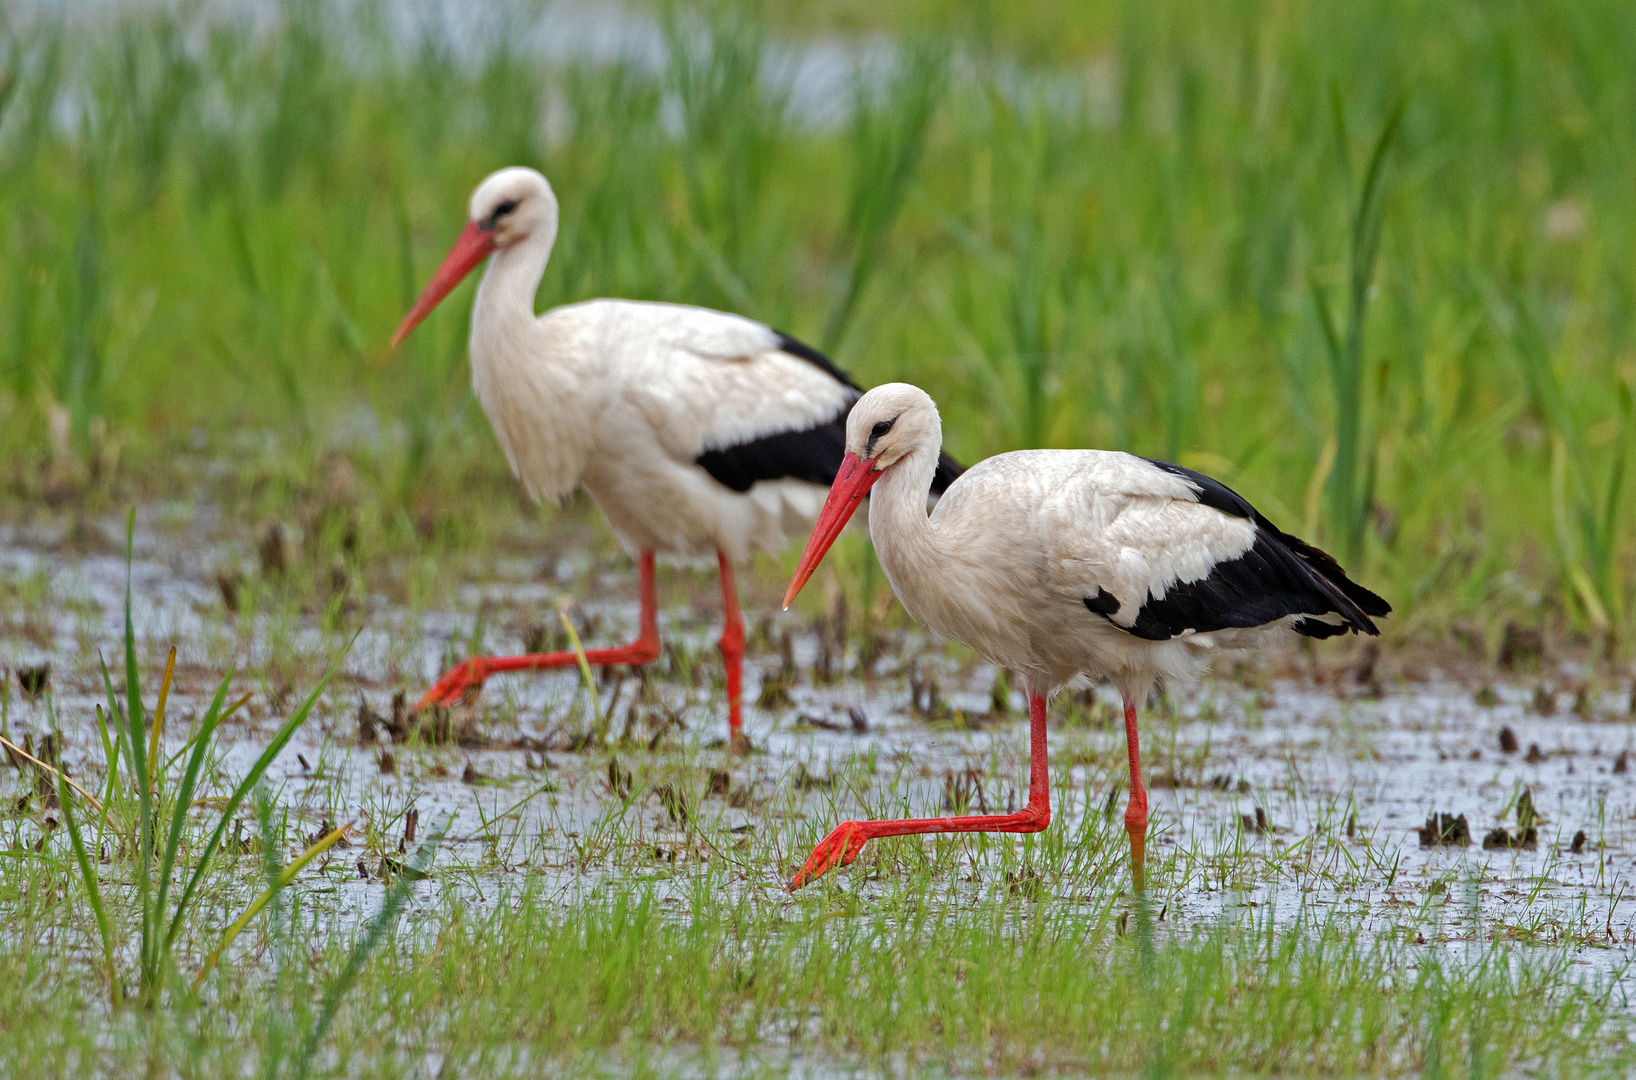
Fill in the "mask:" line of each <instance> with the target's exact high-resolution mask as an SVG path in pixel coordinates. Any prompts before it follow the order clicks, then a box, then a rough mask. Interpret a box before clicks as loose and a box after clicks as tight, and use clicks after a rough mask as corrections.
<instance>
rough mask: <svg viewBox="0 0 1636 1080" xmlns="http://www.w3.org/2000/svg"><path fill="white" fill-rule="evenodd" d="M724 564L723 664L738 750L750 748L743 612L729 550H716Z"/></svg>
mask: <svg viewBox="0 0 1636 1080" xmlns="http://www.w3.org/2000/svg"><path fill="white" fill-rule="evenodd" d="M716 561H717V563H718V564H719V565H720V566H721V608H722V613H723V615H724V616H725V619H726V621H725V623H724V624H723V626H722V628H721V641H719V642H718V643H717V644H718V645H719V646H720V648H721V662H722V666H724V667H725V668H726V669H727V745H728V747H729V748H730V749H731V750H732V751H733V753H735V754H742V753H745V752H747V751H748V750H749V749H750V740H749V739H747V738H745V736H744V715H743V698H744V615H743V614H742V613H741V612H740V611H739V606H738V589H737V588H736V587H735V586H734V584H733V564H732V563H730V562H728V561H727V554H726V552H723V551H717V552H716Z"/></svg>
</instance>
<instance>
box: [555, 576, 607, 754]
mask: <svg viewBox="0 0 1636 1080" xmlns="http://www.w3.org/2000/svg"><path fill="white" fill-rule="evenodd" d="M557 617H558V618H559V619H561V620H562V629H563V632H564V633H566V634H567V635H568V645H569V647H570V648H572V649H573V650H574V659H575V660H577V661H579V674H580V678H582V679H584V680H585V690H586V693H587V694H588V695H589V696H590V699H591V724H592V726H593V727H595V728H596V729H597V731H598V733H599V734H601V735H602V736H603V737H604V738H605V737H606V735H607V733H606V732H605V731H603V720H604V717H603V715H602V697H601V695H599V694H598V693H597V690H596V678H595V677H594V676H593V675H592V674H591V662H590V660H588V659H587V658H586V656H585V646H584V645H582V644H580V640H579V631H577V630H575V629H574V623H573V620H571V619H570V618H568V609H567V608H566V607H563V608H558V609H557Z"/></svg>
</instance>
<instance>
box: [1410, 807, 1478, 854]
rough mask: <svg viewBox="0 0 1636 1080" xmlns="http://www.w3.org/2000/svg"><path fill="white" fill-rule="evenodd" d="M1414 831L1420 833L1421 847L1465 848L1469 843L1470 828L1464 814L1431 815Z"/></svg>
mask: <svg viewBox="0 0 1636 1080" xmlns="http://www.w3.org/2000/svg"><path fill="white" fill-rule="evenodd" d="M1416 831H1417V832H1418V833H1420V846H1421V847H1465V846H1466V845H1467V844H1469V843H1471V826H1470V825H1468V824H1467V823H1466V816H1465V815H1464V814H1461V815H1460V816H1459V817H1455V816H1454V815H1453V814H1431V815H1429V816H1428V817H1427V818H1426V824H1425V825H1423V826H1422V827H1421V828H1419V829H1417V830H1416Z"/></svg>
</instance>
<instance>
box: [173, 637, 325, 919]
mask: <svg viewBox="0 0 1636 1080" xmlns="http://www.w3.org/2000/svg"><path fill="white" fill-rule="evenodd" d="M356 640H357V636H356V635H354V636H353V638H352V641H356ZM351 651H352V642H350V641H349V642H348V643H347V647H346V648H345V649H343V650H342V651H341V655H339V656H337V657H336V658H335V659H334V660H333V661H332V662H331V663H330V666H329V669H328V670H327V671H325V672H324V677H323V678H322V679H320V680H318V685H317V686H316V687H314V688H313V691H312V693H311V694H308V695H307V697H306V700H304V701H302V703H301V704H300V706H299V707H298V708H297V709H296V710H295V712H293V713H291V714H290V717H289V719H287V720H285V721H284V723H283V724H282V725H280V726H279V729H278V731H277V732H275V733H274V735H273V738H272V741H271V742H269V743H268V744H267V747H266V749H265V750H263V751H262V752H261V756H260V757H258V758H256V760H255V763H254V764H252V765H251V766H250V771H249V772H247V773H245V775H244V779H243V780H241V781H239V785H238V787H236V788H234V789H233V793H232V794H231V795H229V796H228V798H227V803H226V805H225V806H224V807H223V809H222V815H221V820H220V821H219V822H217V824H216V828H215V831H214V832H212V833H211V834H210V839H209V840H207V841H206V842H205V845H204V847H203V848H201V849H200V851H199V858H198V862H197V863H196V864H195V865H194V867H193V873H192V875H191V876H190V877H189V878H188V882H187V886H186V887H185V888H183V890H182V895H181V896H180V897H179V898H178V899H177V901H176V914H175V915H174V916H172V917H171V923H170V929H169V930H168V931H166V933H165V947H166V948H167V949H168V948H169V947H170V946H171V944H173V943H174V942H175V940H176V935H177V934H178V933H180V932H181V929H182V918H183V916H185V915H186V914H187V910H188V905H189V904H190V903H191V902H192V900H193V894H194V891H195V890H196V889H198V887H199V882H200V880H202V879H203V877H204V873H205V870H206V868H207V867H208V866H209V865H210V859H211V856H213V855H214V854H215V853H216V849H217V848H218V847H219V846H220V845H221V842H222V837H224V836H226V835H227V827H228V825H229V824H231V823H232V819H233V813H234V812H235V811H236V810H237V809H238V808H239V804H240V803H242V802H243V801H244V798H245V796H246V795H248V794H249V793H250V789H251V788H253V787H255V785H256V781H258V780H260V779H261V776H262V774H263V773H265V772H266V771H267V769H268V768H269V767H270V766H271V765H272V763H273V761H274V759H276V758H277V757H278V755H279V754H280V753H282V752H283V750H284V747H285V746H286V745H288V744H289V741H290V740H291V739H292V738H294V736H295V733H296V731H297V729H299V728H300V727H301V725H302V724H304V723H305V722H306V720H307V714H309V713H310V712H312V708H313V706H314V705H316V704H317V703H318V698H319V695H321V694H322V693H323V692H324V688H325V687H327V686H328V685H329V681H330V679H331V678H333V677H334V676H335V673H336V672H337V671H339V670H340V667H341V662H342V661H343V660H345V659H346V657H347V654H348V653H349V652H351Z"/></svg>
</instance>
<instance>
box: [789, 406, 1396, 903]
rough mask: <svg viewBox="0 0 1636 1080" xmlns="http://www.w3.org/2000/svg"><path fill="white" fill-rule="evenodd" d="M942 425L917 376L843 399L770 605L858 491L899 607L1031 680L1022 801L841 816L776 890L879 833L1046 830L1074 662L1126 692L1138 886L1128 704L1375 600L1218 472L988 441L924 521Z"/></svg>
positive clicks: (1136, 781) (1348, 619) (803, 879)
mask: <svg viewBox="0 0 1636 1080" xmlns="http://www.w3.org/2000/svg"><path fill="white" fill-rule="evenodd" d="M942 434H943V426H942V422H941V420H940V419H939V417H938V413H937V405H936V404H935V403H934V402H933V401H932V399H931V398H930V397H928V396H927V395H926V393H925V392H924V391H922V390H920V389H919V388H917V387H913V386H909V385H906V384H904V383H889V384H887V385H884V386H878V387H876V388H875V389H873V390H871V391H869V392H868V393H867V394H865V395H864V396H863V397H862V398H861V399H859V401H858V403H857V404H856V405H854V406H853V407H852V414H851V415H850V416H849V417H848V418H847V422H846V457H845V460H844V461H843V463H842V465H841V469H840V472H839V473H838V474H837V475H836V477H835V484H834V486H833V487H832V488H831V489H830V493H829V498H828V500H827V501H826V502H825V503H824V509H823V512H822V513H821V514H820V515H819V518H818V524H817V525H816V526H815V527H814V529H813V533H812V539H811V540H810V541H809V542H808V544H807V549H806V552H805V553H804V554H803V555H802V557H801V565H800V567H799V568H798V569H797V570H796V573H795V578H794V580H792V581H791V582H790V588H789V592H788V593H787V594H785V597H784V605H785V607H788V606H789V604H790V601H792V600H793V599H795V595H796V593H798V592H800V590H801V587H802V586H803V585H804V584H806V581H807V579H808V578H809V577H811V576H812V572H813V571H814V570H815V569H816V568H817V566H818V563H819V562H820V561H821V560H822V559H823V557H824V553H825V552H826V551H827V550H829V546H830V544H832V543H833V542H834V541H835V537H836V536H837V535H839V533H840V531H841V529H842V528H843V527H844V526H845V525H846V522H847V519H849V518H850V517H851V516H852V514H853V512H854V511H856V510H857V508H858V505H859V503H861V502H862V501H863V498H864V496H865V495H866V494H868V493H869V492H870V489H871V488H873V489H874V494H873V497H872V498H871V500H870V505H869V534H870V537H871V539H873V541H874V545H875V553H876V555H877V556H878V557H879V559H880V563H881V566H882V567H883V568H884V569H885V570H886V576H887V578H888V579H889V580H890V581H891V582H892V590H893V591H894V592H896V593H897V596H898V599H899V600H900V601H902V603H903V606H904V607H905V608H906V609H907V610H908V611H909V613H910V614H912V615H914V616H915V617H916V618H918V619H919V620H921V621H922V622H924V623H925V624H926V625H927V626H929V627H930V628H931V629H932V630H933V631H935V632H937V633H938V634H940V635H942V636H943V637H945V638H949V639H952V640H954V641H960V642H964V643H965V644H967V645H970V646H971V647H972V648H974V649H976V650H977V652H978V653H979V654H981V655H982V657H983V658H984V659H985V660H988V661H989V662H990V663H993V664H995V665H998V666H1000V667H1004V668H1007V669H1009V670H1011V671H1013V672H1015V673H1016V674H1017V675H1019V676H1021V678H1022V680H1023V683H1024V685H1025V686H1026V687H1027V689H1028V695H1029V702H1028V705H1029V715H1030V719H1031V721H1032V735H1031V739H1030V746H1029V760H1030V770H1029V788H1028V805H1027V807H1026V808H1024V809H1023V810H1020V811H1018V812H1016V813H1012V814H995V815H972V816H968V817H946V818H919V819H911V820H903V821H848V822H844V823H842V824H841V825H840V826H839V827H837V828H836V829H835V830H834V831H833V832H831V833H830V834H829V835H828V836H827V837H825V838H824V840H823V842H822V843H820V844H819V845H818V846H817V848H816V849H815V850H814V851H813V853H812V856H811V858H809V859H808V860H807V862H806V864H805V865H804V866H803V867H802V868H801V870H800V872H799V873H797V874H796V875H795V878H794V880H793V881H792V882H791V883H790V888H792V889H794V888H798V887H800V886H801V885H804V884H806V883H807V882H809V881H811V880H812V879H814V878H816V877H818V876H819V875H820V874H823V873H824V872H825V871H826V870H828V869H830V868H831V867H832V866H836V865H840V864H844V863H849V862H851V861H852V860H853V859H855V858H857V856H858V852H859V851H860V850H862V848H863V845H864V844H865V843H866V842H867V841H869V840H873V839H875V838H877V837H882V836H904V835H908V834H913V833H942V832H1038V831H1039V830H1041V829H1043V828H1045V827H1046V825H1047V824H1049V823H1050V820H1051V791H1050V785H1049V780H1048V776H1049V774H1048V769H1047V765H1046V751H1045V703H1046V699H1047V698H1048V697H1049V696H1050V695H1051V694H1052V693H1053V692H1055V691H1056V690H1057V689H1058V688H1060V687H1061V686H1062V685H1063V684H1064V683H1067V682H1068V681H1069V680H1071V679H1074V678H1076V677H1078V676H1082V675H1083V676H1089V677H1091V678H1095V679H1108V680H1110V681H1112V682H1113V684H1114V685H1115V686H1116V687H1118V689H1119V692H1120V694H1121V695H1122V696H1123V698H1124V705H1125V740H1126V748H1127V751H1128V755H1129V759H1130V802H1129V806H1128V807H1127V809H1126V811H1125V828H1126V830H1127V831H1128V832H1129V834H1130V846H1131V864H1132V868H1133V873H1134V877H1135V880H1136V882H1137V885H1138V888H1140V887H1141V883H1142V859H1143V853H1144V846H1145V842H1146V837H1147V791H1146V789H1145V788H1144V787H1143V786H1142V768H1141V756H1140V746H1139V743H1138V741H1137V735H1136V707H1137V705H1138V704H1139V703H1140V702H1141V701H1142V700H1143V699H1144V698H1145V697H1146V696H1147V693H1148V691H1149V690H1151V689H1152V687H1153V685H1154V682H1155V680H1156V679H1158V678H1160V677H1166V678H1184V677H1192V676H1196V675H1198V674H1199V673H1200V672H1201V671H1202V670H1203V668H1204V667H1205V666H1206V665H1207V664H1208V663H1209V661H1210V658H1211V656H1212V654H1214V653H1215V652H1216V651H1217V650H1219V649H1221V648H1234V647H1240V646H1244V645H1249V644H1251V643H1253V642H1254V640H1255V639H1257V638H1260V637H1263V636H1265V635H1266V634H1267V633H1268V632H1272V631H1277V632H1283V633H1288V632H1290V631H1293V632H1295V633H1297V634H1304V635H1306V636H1307V637H1313V638H1325V637H1330V636H1332V635H1335V634H1340V633H1344V632H1346V631H1349V630H1350V631H1353V632H1357V631H1362V632H1364V633H1366V634H1378V633H1379V631H1378V630H1377V629H1376V628H1375V624H1374V622H1372V621H1371V617H1372V616H1373V617H1379V616H1383V615H1386V614H1387V613H1389V612H1390V611H1391V606H1390V605H1389V604H1387V603H1386V601H1385V600H1382V599H1381V598H1380V597H1378V596H1376V595H1375V594H1374V593H1372V592H1370V591H1369V590H1368V589H1365V588H1364V587H1362V586H1361V585H1358V584H1356V583H1355V582H1353V581H1351V580H1349V579H1348V578H1347V576H1346V573H1345V572H1344V571H1343V570H1342V569H1341V568H1340V566H1339V565H1338V564H1337V563H1336V562H1335V560H1334V559H1332V558H1330V557H1329V556H1328V555H1326V554H1324V553H1323V552H1322V551H1319V550H1318V549H1317V548H1315V547H1312V546H1311V545H1309V544H1306V543H1303V542H1302V541H1300V540H1298V539H1296V538H1295V537H1293V536H1290V535H1288V534H1287V533H1284V532H1280V531H1279V529H1278V528H1277V527H1276V526H1274V525H1273V524H1272V522H1270V521H1268V520H1267V519H1266V518H1265V517H1263V516H1262V515H1261V514H1260V513H1258V512H1257V511H1256V509H1255V508H1254V507H1252V506H1251V505H1250V504H1249V503H1248V502H1246V501H1244V499H1242V498H1241V497H1239V495H1238V494H1237V493H1235V492H1233V491H1232V490H1230V489H1229V488H1227V487H1226V486H1225V485H1223V484H1221V483H1219V482H1218V481H1216V480H1212V479H1211V478H1210V477H1208V476H1203V475H1201V474H1199V473H1196V472H1193V471H1192V470H1191V469H1184V468H1182V467H1180V466H1177V465H1170V464H1166V463H1165V462H1161V461H1150V460H1148V459H1146V458H1140V457H1136V456H1134V455H1131V454H1124V453H1114V452H1109V451H1103V450H1022V451H1018V452H1016V453H1011V454H1000V455H998V456H996V457H991V458H988V459H987V460H985V461H982V462H980V463H978V464H976V465H974V466H972V467H971V468H970V469H968V470H967V471H966V473H965V474H964V475H963V476H962V477H960V479H959V480H957V481H956V482H954V483H953V484H951V485H950V486H949V488H948V490H947V491H946V492H944V494H943V496H942V498H941V499H939V500H938V503H937V507H936V509H935V510H933V511H932V513H931V515H930V516H929V517H928V515H927V512H926V492H927V490H928V489H929V488H930V487H931V484H932V476H933V473H934V472H935V471H936V468H937V451H938V446H939V445H940V443H941V440H942Z"/></svg>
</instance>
